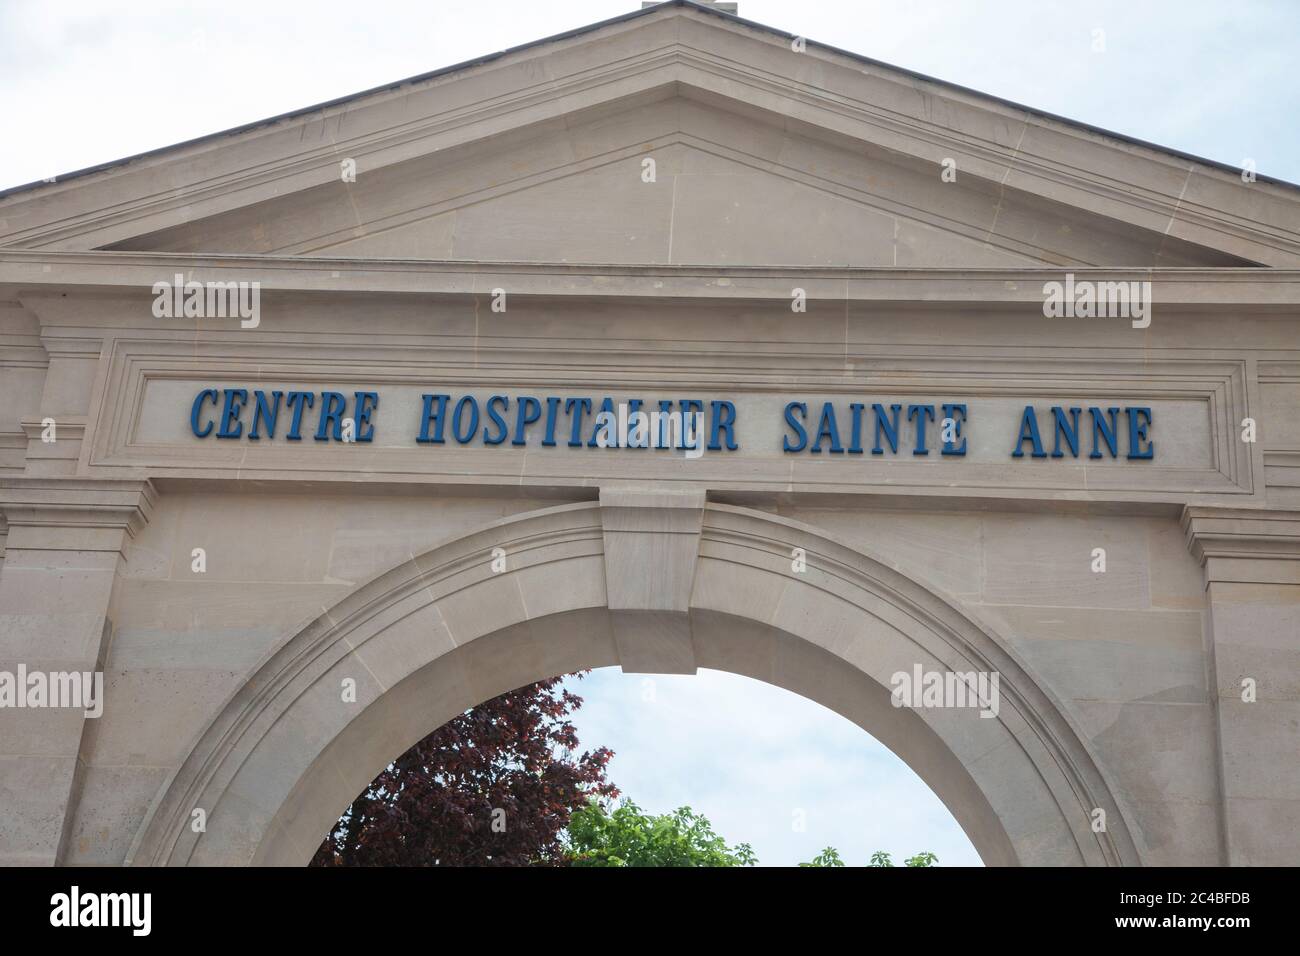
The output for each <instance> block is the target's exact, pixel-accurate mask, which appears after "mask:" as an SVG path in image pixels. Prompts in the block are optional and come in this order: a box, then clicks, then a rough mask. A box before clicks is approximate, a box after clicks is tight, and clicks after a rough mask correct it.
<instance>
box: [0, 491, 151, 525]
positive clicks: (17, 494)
mask: <svg viewBox="0 0 1300 956" xmlns="http://www.w3.org/2000/svg"><path fill="white" fill-rule="evenodd" d="M157 499H158V493H157V491H156V490H155V489H154V487H153V484H152V483H151V482H149V481H148V480H139V481H131V480H116V479H113V480H98V479H93V478H22V477H19V478H0V511H2V512H3V513H4V517H5V519H6V520H7V521H8V524H9V528H10V530H11V531H12V530H13V529H15V528H21V527H40V528H50V527H65V528H96V529H110V530H111V529H117V530H121V531H125V532H126V533H127V535H129V536H131V537H134V536H135V535H136V534H137V533H138V532H139V531H140V529H141V528H143V527H144V526H145V525H146V524H148V523H149V518H150V516H151V515H152V513H153V508H154V504H155V503H156V502H157Z"/></svg>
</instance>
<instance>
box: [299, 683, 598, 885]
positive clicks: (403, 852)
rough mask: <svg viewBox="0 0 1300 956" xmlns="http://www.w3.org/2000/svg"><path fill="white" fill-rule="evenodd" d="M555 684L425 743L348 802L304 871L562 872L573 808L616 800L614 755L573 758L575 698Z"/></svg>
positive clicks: (481, 712) (451, 724)
mask: <svg viewBox="0 0 1300 956" xmlns="http://www.w3.org/2000/svg"><path fill="white" fill-rule="evenodd" d="M583 673H586V672H583ZM578 676H579V677H581V676H582V675H581V674H579V675H578ZM563 680H564V678H562V677H553V678H551V679H549V680H544V681H538V682H537V683H535V684H529V685H527V686H526V687H520V688H518V689H517V690H512V691H510V692H509V693H506V694H502V695H501V696H500V697H496V698H494V699H492V700H490V701H488V702H487V703H484V704H480V705H478V706H477V707H474V708H472V709H470V710H467V711H466V712H465V713H463V714H461V715H460V716H459V717H454V718H453V719H452V720H450V721H448V722H447V723H446V724H444V725H443V726H441V727H439V728H438V729H437V730H435V731H434V732H433V733H431V734H429V735H428V736H427V737H425V738H424V739H423V740H421V741H420V742H419V743H417V744H416V745H415V746H413V747H412V748H411V749H410V750H408V751H407V752H406V753H404V754H402V756H400V757H398V758H397V759H396V760H394V761H393V762H392V763H391V764H390V765H389V766H388V767H387V768H386V769H385V770H384V771H383V772H382V773H381V774H380V775H379V776H378V777H376V778H375V779H374V780H373V781H371V783H370V785H369V786H368V787H367V788H366V789H365V791H364V792H363V793H362V794H361V795H360V796H358V797H357V798H356V799H355V800H353V801H352V804H351V805H350V806H349V807H348V808H347V810H346V811H345V812H344V814H343V816H342V817H341V818H340V819H339V821H338V823H337V824H335V826H334V829H333V830H332V831H331V832H330V834H329V835H328V836H327V837H326V838H325V840H324V842H323V843H321V845H320V847H319V849H317V851H316V855H315V856H314V857H313V858H312V865H313V866H523V865H529V864H542V865H562V864H563V863H564V862H565V855H564V847H563V844H562V842H561V839H560V835H561V833H562V832H563V831H564V829H565V827H566V826H568V825H569V822H570V818H571V815H572V813H573V811H575V810H581V809H582V808H583V807H585V806H586V805H587V801H588V800H589V799H591V798H593V797H604V798H613V797H617V796H618V789H617V788H616V787H615V786H614V785H613V784H612V783H610V782H609V781H608V780H606V779H605V768H606V766H607V764H608V763H609V759H610V758H611V757H612V756H613V755H614V754H613V751H611V750H609V749H608V748H605V747H601V748H599V749H597V750H593V751H584V752H583V753H582V754H581V755H580V756H574V751H575V750H576V749H577V747H578V737H577V733H576V731H575V729H574V726H573V724H572V723H571V722H570V721H569V720H568V719H567V718H568V716H569V714H571V713H572V712H574V711H576V710H577V709H578V708H579V707H581V706H582V698H581V697H578V696H577V695H575V694H573V693H571V692H570V691H569V690H567V689H565V688H563V687H561V682H562V681H563Z"/></svg>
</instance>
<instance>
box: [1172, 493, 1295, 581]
mask: <svg viewBox="0 0 1300 956" xmlns="http://www.w3.org/2000/svg"><path fill="white" fill-rule="evenodd" d="M1182 526H1183V532H1184V533H1185V534H1186V535H1187V546H1188V548H1189V549H1190V550H1191V552H1192V555H1193V557H1195V558H1196V559H1197V560H1198V561H1199V562H1200V563H1201V565H1202V567H1204V568H1205V582H1206V584H1207V585H1208V584H1214V583H1216V582H1220V583H1237V584H1300V512H1297V511H1275V510H1269V511H1248V510H1244V509H1236V508H1205V507H1188V508H1185V509H1183V518H1182Z"/></svg>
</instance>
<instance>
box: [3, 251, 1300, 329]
mask: <svg viewBox="0 0 1300 956" xmlns="http://www.w3.org/2000/svg"><path fill="white" fill-rule="evenodd" d="M1067 271H1069V272H1071V273H1073V274H1074V275H1075V276H1076V277H1077V278H1079V279H1084V278H1087V279H1091V280H1093V281H1096V282H1107V281H1114V282H1141V281H1149V282H1151V283H1152V300H1153V302H1154V303H1155V304H1156V305H1159V306H1188V307H1192V308H1206V307H1212V306H1215V305H1228V304H1230V305H1234V306H1258V307H1260V308H1261V309H1262V310H1267V311H1276V312H1278V313H1281V314H1287V315H1295V314H1296V313H1297V312H1298V311H1300V305H1297V303H1298V302H1300V270H1297V269H1255V268H1142V269H1110V268H1106V269H1094V268H1070V269H1068V270H1067V269H1063V268H1060V267H1054V268H1033V269H971V268H957V269H946V268H927V269H920V268H899V267H878V268H859V267H831V266H781V267H776V266H724V265H707V264H702V265H630V264H629V265H623V264H619V265H603V264H583V263H558V262H470V261H443V260H412V259H364V260H361V259H347V258H337V257H329V258H326V257H308V256H276V255H258V256H216V255H198V256H193V255H180V254H170V253H138V252H34V251H26V250H15V249H0V288H3V287H4V286H9V287H12V288H13V289H15V290H19V291H20V293H21V294H22V295H23V299H24V304H25V305H26V306H27V307H28V308H32V309H34V310H35V309H38V308H39V303H38V302H36V301H34V300H36V299H39V298H40V297H41V296H42V295H53V294H56V293H62V292H67V291H70V290H74V291H77V292H81V291H85V292H101V293H102V292H113V291H117V292H122V291H129V292H131V293H133V294H139V295H142V296H143V295H146V294H151V293H150V289H151V287H152V285H153V283H154V282H157V281H159V280H171V278H172V276H174V275H175V274H176V273H181V274H183V275H184V276H185V278H186V280H187V281H189V280H196V281H199V282H203V281H226V282H228V281H234V280H239V281H247V282H259V283H261V287H262V292H263V294H274V293H276V292H319V293H328V294H331V295H339V294H344V293H358V294H383V293H398V294H414V295H448V296H455V295H489V294H491V291H492V290H493V289H495V288H498V287H499V288H504V289H506V290H507V292H509V293H510V294H514V295H535V296H554V297H585V298H601V297H605V298H615V297H617V298H641V299H673V298H697V299H711V298H713V299H767V300H772V299H779V300H789V299H790V296H791V290H792V289H793V288H795V287H798V288H802V289H803V290H804V291H805V293H806V294H807V296H808V298H810V299H814V300H815V299H823V300H825V299H835V300H847V301H862V302H894V303H913V304H918V303H919V304H922V305H925V304H942V303H963V304H969V303H988V304H990V305H1008V304H1021V305H1025V306H1033V307H1035V308H1039V307H1041V305H1042V302H1043V284H1044V283H1045V282H1049V281H1058V282H1059V281H1061V280H1062V278H1063V276H1064V274H1065V273H1066V272H1067Z"/></svg>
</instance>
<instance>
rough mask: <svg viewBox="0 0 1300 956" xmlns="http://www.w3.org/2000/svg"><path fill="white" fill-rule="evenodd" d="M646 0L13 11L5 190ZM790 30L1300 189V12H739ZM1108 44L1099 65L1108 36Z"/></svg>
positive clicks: (825, 7)
mask: <svg viewBox="0 0 1300 956" xmlns="http://www.w3.org/2000/svg"><path fill="white" fill-rule="evenodd" d="M639 6H640V4H639V2H637V0H545V2H542V0H472V2H462V0H436V2H429V0H417V2H405V3H403V2H390V0H365V2H355V0H346V2H330V0H312V2H310V3H302V4H298V3H293V2H287V0H278V2H274V3H268V2H265V0H259V2H244V0H186V2H184V3H166V2H160V0H130V2H129V3H127V2H119V3H114V2H109V0H54V2H51V0H32V2H23V0H0V116H3V117H4V136H3V139H2V142H3V163H4V166H3V169H0V188H3V187H7V186H14V185H18V184H20V183H27V182H32V181H34V180H39V179H43V178H45V177H47V176H54V175H58V174H60V173H66V172H70V171H73V170H77V169H82V168H85V167H87V166H92V165H95V164H97V163H101V162H105V161H108V160H112V159H118V158H121V157H123V156H129V155H131V154H134V153H138V152H142V151H144V150H148V149H153V148H155V147H159V146H167V145H170V144H172V143H176V142H180V141H182V140H186V139H190V138H193V137H196V136H201V135H203V134H205V133H211V132H216V131H218V130H222V129H228V128H230V127H233V126H238V125H241V124H243V123H247V122H251V121H253V120H258V119H263V118H265V117H268V116H274V115H276V114H278V113H284V112H288V111H290V110H294V109H298V108H301V107H304V106H309V105H312V104H314V103H319V102H322V101H324V100H328V99H332V98H334V97H339V96H346V95H347V94H349V93H355V92H357V91H359V90H363V89H368V88H370V87H373V86H379V85H382V84H384V83H388V82H391V81H393V80H397V79H401V78H404V77H407V76H413V75H416V74H419V73H424V72H427V71H429V70H432V69H436V68H438V67H442V66H447V65H450V64H452V63H459V62H462V61H464V60H468V59H472V58H473V57H476V56H479V55H482V54H485V53H491V52H494V51H496V50H501V49H504V48H506V47H510V46H515V45H518V44H521V43H527V42H529V41H532V40H536V39H540V38H541V37H544V36H549V35H551V34H554V33H558V32H561V31H563V30H566V29H570V28H573V27H579V26H583V25H585V24H588V23H592V22H595V21H598V20H603V19H607V18H609V17H612V16H618V15H620V14H623V13H627V12H629V11H630V10H632V9H635V8H637V7H639ZM740 14H741V16H743V17H746V18H747V19H751V20H756V21H758V22H760V23H767V24H770V25H772V26H774V27H778V28H781V29H784V30H788V31H790V32H792V33H796V34H801V35H804V36H807V37H809V38H811V39H813V40H822V41H825V42H827V43H831V44H834V45H835V46H838V47H841V48H844V49H847V50H852V51H854V52H856V53H861V54H864V55H866V56H871V57H875V58H876V59H880V60H884V61H885V62H888V63H894V64H897V65H899V66H903V67H906V68H908V69H911V70H916V71H918V72H921V73H927V74H929V75H931V76H935V77H938V78H940V79H944V80H949V81H951V82H954V83H959V84H962V85H963V86H968V87H971V88H973V89H977V90H981V91H984V92H987V93H992V94H995V95H998V96H1002V97H1005V98H1007V99H1010V100H1014V101H1017V102H1021V103H1024V104H1027V105H1030V106H1034V107H1037V108H1039V109H1043V110H1047V111H1049V112H1053V113H1058V114H1060V115H1063V116H1068V117H1070V118H1071V119H1077V120H1080V121H1082V122H1086V123H1091V124H1093V125H1095V126H1100V127H1102V128H1104V129H1109V130H1113V131H1115V132H1120V133H1126V134H1128V135H1132V136H1137V137H1140V138H1142V139H1146V140H1149V141H1151V142H1154V143H1159V144H1161V145H1165V146H1170V147H1174V148H1176V149H1180V150H1183V151H1185V152H1189V153H1193V154H1195V155H1199V156H1205V157H1208V158H1211V159H1215V160H1219V161H1221V162H1226V163H1232V164H1235V165H1239V164H1241V162H1242V160H1243V159H1247V158H1250V159H1253V160H1254V161H1255V163H1256V167H1257V169H1258V170H1259V171H1260V172H1261V173H1265V174H1268V175H1272V176H1276V177H1279V178H1281V179H1287V180H1289V181H1292V182H1297V181H1300V123H1298V122H1297V117H1300V92H1298V90H1300V82H1298V81H1297V76H1298V75H1300V73H1298V71H1297V69H1296V63H1297V62H1298V61H1300V2H1297V0H1276V2H1249V0H1218V2H1203V0H1202V2H1197V0H1172V2H1154V0H1142V2H1140V3H1138V2H1133V0H1122V2H1100V3H1087V2H1052V0H996V2H988V3H981V2H978V0H948V2H940V0H907V2H906V3H898V2H896V0H887V2H885V0H799V2H797V3H792V2H789V0H741V4H740ZM1097 30H1101V31H1103V32H1104V47H1105V50H1104V52H1095V51H1094V50H1093V46H1094V36H1095V34H1094V31H1097Z"/></svg>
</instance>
